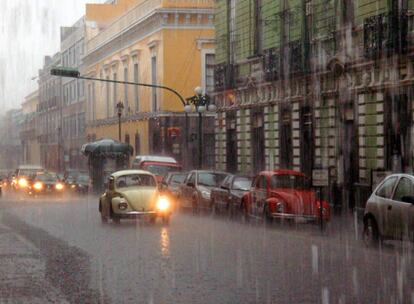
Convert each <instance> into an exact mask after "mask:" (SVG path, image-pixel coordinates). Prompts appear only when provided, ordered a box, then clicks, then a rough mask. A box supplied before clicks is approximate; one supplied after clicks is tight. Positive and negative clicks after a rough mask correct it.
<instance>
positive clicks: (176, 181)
mask: <svg viewBox="0 0 414 304" xmlns="http://www.w3.org/2000/svg"><path fill="white" fill-rule="evenodd" d="M186 177H187V175H186V174H174V175H173V176H172V177H171V180H170V184H172V185H180V184H182V183H183V182H184V180H185V178H186Z"/></svg>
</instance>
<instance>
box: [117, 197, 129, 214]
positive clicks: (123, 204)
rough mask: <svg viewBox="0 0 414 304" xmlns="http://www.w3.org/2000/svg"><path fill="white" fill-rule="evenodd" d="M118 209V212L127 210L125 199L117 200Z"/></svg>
mask: <svg viewBox="0 0 414 304" xmlns="http://www.w3.org/2000/svg"><path fill="white" fill-rule="evenodd" d="M118 208H119V210H122V211H124V210H127V209H128V203H127V201H126V199H124V198H121V199H120V200H119V203H118Z"/></svg>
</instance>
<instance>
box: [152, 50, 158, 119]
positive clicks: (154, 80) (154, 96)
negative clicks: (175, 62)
mask: <svg viewBox="0 0 414 304" xmlns="http://www.w3.org/2000/svg"><path fill="white" fill-rule="evenodd" d="M151 77H152V82H151V83H152V84H153V85H155V84H157V57H156V56H153V57H151ZM157 102H158V101H157V89H156V88H152V111H153V112H155V111H157V109H158V104H157Z"/></svg>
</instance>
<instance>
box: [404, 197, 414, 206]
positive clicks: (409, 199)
mask: <svg viewBox="0 0 414 304" xmlns="http://www.w3.org/2000/svg"><path fill="white" fill-rule="evenodd" d="M401 201H403V202H404V203H408V204H411V205H414V195H406V196H403V197H402V198H401Z"/></svg>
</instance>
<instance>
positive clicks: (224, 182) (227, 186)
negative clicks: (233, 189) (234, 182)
mask: <svg viewBox="0 0 414 304" xmlns="http://www.w3.org/2000/svg"><path fill="white" fill-rule="evenodd" d="M231 178H232V176H231V175H229V176H227V177H226V178H225V179H224V180H223V182H222V183H221V185H222V186H223V187H225V188H226V189H230V182H231Z"/></svg>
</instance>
